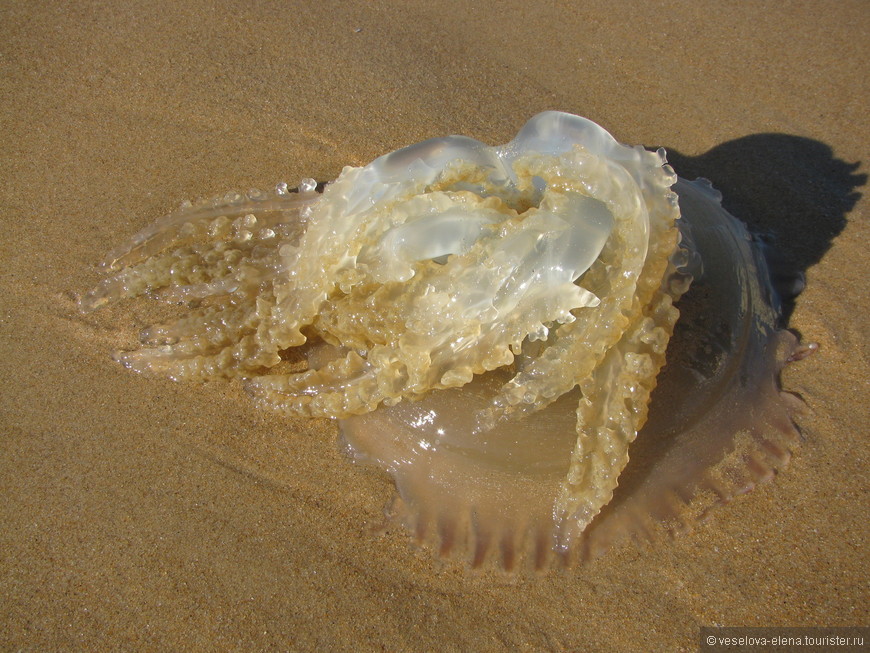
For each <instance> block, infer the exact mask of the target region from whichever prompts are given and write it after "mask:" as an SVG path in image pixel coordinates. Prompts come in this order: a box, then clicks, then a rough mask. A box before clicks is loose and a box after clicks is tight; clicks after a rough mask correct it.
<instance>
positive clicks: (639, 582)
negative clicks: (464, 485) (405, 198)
mask: <svg viewBox="0 0 870 653" xmlns="http://www.w3.org/2000/svg"><path fill="white" fill-rule="evenodd" d="M728 4H729V5H734V4H735V3H728ZM535 5H538V6H535ZM868 30H870V10H868V4H867V2H866V0H856V1H853V2H847V1H837V2H833V1H830V2H802V3H764V4H762V3H741V4H740V5H739V6H729V7H728V8H725V5H724V4H723V3H719V2H662V3H659V2H656V3H632V2H612V1H607V2H584V3H559V2H541V3H529V2H507V3H501V4H499V6H498V7H497V8H495V7H492V6H490V5H486V6H484V5H482V4H479V3H470V2H449V3H430V2H404V3H395V5H392V6H391V5H389V4H387V3H339V2H319V3H311V4H310V5H307V6H306V5H304V4H301V5H298V6H294V5H291V4H290V3H281V2H255V3H236V4H233V3H231V2H225V1H218V2H214V3H209V2H201V1H196V2H188V3H174V2H166V3H133V2H129V3H120V2H106V3H89V2H73V3H52V2H27V3H16V2H11V1H9V0H6V1H3V2H0V71H2V72H0V74H2V77H0V120H2V122H0V125H2V132H0V133H2V135H3V142H4V146H3V151H2V153H0V197H2V200H0V207H2V208H0V211H2V225H3V229H2V237H0V257H2V262H3V264H2V266H0V383H2V395H0V432H2V449H0V488H2V503H0V524H2V526H0V648H2V649H4V650H16V649H26V650H106V649H109V648H113V649H114V648H121V649H125V648H126V649H142V650H226V649H235V650H257V649H264V648H275V649H293V650H311V649H314V648H318V649H320V650H344V649H348V650H349V649H363V650H371V649H384V650H397V651H398V650H427V649H432V648H438V649H443V650H503V649H515V648H526V649H536V650H563V649H573V650H593V651H594V650H641V649H644V650H692V649H695V648H696V646H697V642H698V630H699V627H700V626H701V625H716V624H719V625H770V626H773V625H814V626H821V625H826V626H835V625H867V624H868V621H870V620H868V574H867V569H868V552H867V546H868V543H867V536H868V524H870V519H868V500H867V492H868V479H867V453H868V445H867V435H868V423H870V420H868V406H870V393H868V361H867V348H866V342H867V339H868V336H870V328H868V318H867V313H868V311H870V301H868V291H867V246H868V242H870V229H868V221H867V207H868V202H867V200H866V199H859V196H858V193H861V192H863V188H862V185H863V182H864V180H865V179H866V178H865V177H864V176H863V171H864V170H866V168H864V167H860V168H857V169H855V167H850V166H849V165H847V164H854V163H857V162H859V161H861V160H862V159H863V158H864V157H866V156H867V153H868V144H870V138H868V120H867V105H868V100H870V97H868V82H867V80H868V77H870V69H868V64H867V62H868V60H870V47H868V45H870V36H868ZM544 109H561V110H565V111H570V112H573V113H578V114H581V115H584V116H587V117H589V118H591V119H593V120H595V121H597V122H599V123H601V124H602V125H604V126H605V127H606V128H607V129H609V130H610V131H611V132H613V133H614V134H615V135H616V136H617V137H618V138H619V139H620V140H622V141H623V142H629V143H643V144H645V145H647V146H659V145H664V146H665V147H667V148H668V149H669V151H671V152H672V157H671V158H672V161H673V162H674V164H675V166H676V167H677V168H678V172H681V173H682V174H683V175H684V176H690V177H691V176H694V175H697V174H703V175H705V176H707V177H710V178H711V179H713V180H714V182H716V184H717V185H718V186H719V187H720V188H722V190H723V191H724V192H725V195H726V202H725V203H726V206H730V208H731V209H732V211H734V212H735V213H738V214H739V215H742V217H744V218H746V219H748V220H749V221H750V222H753V223H754V224H755V225H757V226H761V227H763V228H767V229H770V230H772V231H774V232H776V233H777V234H778V235H779V240H780V248H781V251H783V252H784V253H785V256H786V258H787V259H788V260H790V261H791V262H792V264H794V265H797V266H798V267H800V268H803V269H805V270H806V274H807V281H808V283H807V288H806V291H805V292H804V293H803V295H801V296H800V297H799V299H798V301H797V304H796V307H795V310H794V313H793V315H792V317H791V322H790V325H791V327H792V328H794V329H796V330H797V331H799V332H800V333H801V334H802V335H803V337H804V339H805V340H811V341H817V342H818V343H820V345H821V348H820V351H819V352H818V354H817V355H815V356H813V357H810V358H809V359H807V360H805V361H803V362H800V363H798V364H795V365H792V366H791V367H789V368H788V369H787V371H786V374H785V384H786V386H787V387H788V388H790V389H791V390H794V391H796V392H799V393H800V394H801V395H802V396H803V397H804V399H805V400H806V403H807V405H808V409H807V413H806V415H804V416H803V417H801V418H800V424H801V426H802V428H803V431H804V435H805V441H804V443H803V445H802V446H801V448H800V450H799V451H798V453H797V455H796V457H795V458H794V460H793V462H792V464H791V466H790V467H789V469H788V470H786V472H785V473H783V474H781V475H780V476H779V477H777V479H776V480H775V481H774V482H773V483H770V484H767V485H765V486H763V487H761V488H759V489H758V490H756V491H755V492H753V493H751V494H749V495H747V496H745V497H742V498H740V499H739V500H737V501H734V502H732V503H731V504H729V505H728V506H726V507H724V508H722V509H720V510H719V511H718V512H717V513H716V514H715V515H714V516H713V518H712V519H711V520H710V521H709V522H707V523H705V524H703V525H701V526H699V527H698V528H697V529H696V530H695V531H694V532H693V533H691V534H689V535H687V536H684V537H682V538H678V539H677V540H676V541H673V542H665V543H663V544H661V545H658V546H655V547H652V548H649V547H637V546H634V545H629V546H626V547H624V548H622V549H620V550H618V551H614V552H612V553H611V554H609V555H607V556H606V557H604V558H602V559H600V560H598V561H596V562H594V563H593V564H591V565H589V566H587V567H585V568H582V569H580V570H577V571H574V572H570V573H556V574H550V575H545V576H542V577H532V578H511V577H505V576H501V575H498V574H489V573H476V574H475V573H469V572H467V571H466V570H465V569H463V568H462V567H461V566H459V565H454V564H449V563H448V564H443V563H439V562H436V561H434V560H433V559H432V558H431V557H430V556H429V554H428V553H426V552H425V551H419V550H416V549H415V548H414V547H413V546H411V545H410V544H409V541H408V540H407V539H406V537H405V536H404V534H403V533H402V532H401V531H400V530H395V529H394V530H390V531H388V532H387V533H386V534H383V535H378V534H377V530H378V527H379V526H380V525H381V524H382V521H383V516H382V515H383V508H384V506H385V505H386V504H387V503H388V502H389V500H390V497H391V493H392V485H391V483H390V480H389V479H388V478H387V477H386V476H385V475H384V474H383V473H382V472H380V471H377V470H374V469H367V468H362V467H360V466H356V465H352V464H349V463H348V462H347V461H346V460H345V459H344V457H343V456H342V454H341V453H340V452H339V451H338V449H337V447H336V443H335V437H336V432H337V431H336V428H335V426H334V425H333V424H332V423H330V422H328V421H325V420H320V421H305V420H293V419H285V418H280V417H279V416H277V415H273V414H268V413H263V412H260V411H258V410H257V409H256V408H255V407H254V405H253V404H252V403H250V402H249V401H248V399H247V398H246V397H245V395H244V393H243V392H242V391H241V389H240V388H239V386H238V385H237V384H230V383H212V384H206V385H187V384H176V383H173V382H171V381H169V380H166V379H160V378H156V379H154V378H143V377H141V376H138V375H135V374H131V373H129V372H127V371H125V370H124V369H122V368H121V367H120V366H118V365H117V364H115V363H114V362H113V361H112V360H111V358H110V353H111V351H112V350H113V349H116V348H118V347H119V346H124V345H130V344H131V343H132V342H133V339H134V338H135V334H136V330H137V329H138V328H140V327H141V326H143V323H144V320H145V319H146V317H145V313H146V312H147V310H146V309H148V307H147V304H144V303H142V304H137V303H133V304H132V305H128V306H126V307H125V308H122V309H119V310H115V311H104V312H102V313H98V314H94V315H87V316H81V315H79V314H78V312H77V311H76V308H75V304H74V302H75V297H76V296H77V294H79V293H81V292H83V291H85V290H86V289H88V288H89V287H91V286H92V284H94V283H95V281H96V280H97V278H98V277H97V272H96V270H95V267H94V264H95V263H96V262H97V261H98V260H99V259H100V258H101V257H102V255H103V254H104V253H105V252H106V251H107V250H108V249H109V248H110V247H112V246H113V245H115V244H117V243H119V242H120V241H121V240H123V239H124V238H126V237H127V236H129V235H130V234H132V233H133V232H135V231H137V230H138V229H140V228H141V227H143V226H145V225H146V224H148V223H150V222H152V221H153V220H154V219H156V218H157V217H158V216H160V215H162V214H163V213H165V212H167V211H168V210H170V209H172V208H174V207H175V206H177V205H178V203H179V202H181V201H182V200H184V199H187V198H190V197H197V196H210V195H214V194H217V193H222V192H224V191H226V190H228V189H231V188H236V189H241V190H244V189H247V188H250V187H268V186H271V185H272V184H274V183H275V182H276V181H279V180H286V181H288V182H290V183H291V184H292V183H294V182H295V181H296V180H298V179H300V178H302V177H305V176H311V177H315V178H317V179H321V180H325V179H331V178H334V177H335V176H336V175H337V174H338V173H339V172H340V170H341V168H342V166H343V165H346V164H355V165H359V164H363V163H365V162H368V161H369V160H371V159H372V158H374V157H375V156H377V155H379V154H382V153H384V152H387V151H390V150H393V149H396V148H398V147H400V146H402V145H406V144H409V143H412V142H416V141H419V140H422V139H424V138H428V137H432V136H440V135H445V134H450V133H461V134H467V135H470V136H474V137H476V138H478V139H481V140H484V141H488V142H491V143H501V142H505V141H506V140H508V139H509V138H510V137H511V136H512V135H513V134H514V133H515V131H516V130H517V129H518V128H519V127H520V126H521V125H522V124H523V123H524V122H525V121H526V119H527V118H529V117H530V116H531V115H533V114H534V113H536V112H538V111H541V110H544Z"/></svg>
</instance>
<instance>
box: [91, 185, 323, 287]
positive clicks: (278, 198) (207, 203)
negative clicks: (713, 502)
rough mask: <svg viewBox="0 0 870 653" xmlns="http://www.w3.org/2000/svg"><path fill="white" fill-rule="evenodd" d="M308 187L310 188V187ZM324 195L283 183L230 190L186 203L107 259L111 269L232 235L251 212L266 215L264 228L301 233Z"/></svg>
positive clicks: (144, 230) (134, 237)
mask: <svg viewBox="0 0 870 653" xmlns="http://www.w3.org/2000/svg"><path fill="white" fill-rule="evenodd" d="M306 188H307V187H306ZM319 199H320V194H319V193H316V192H314V190H313V188H311V189H310V190H303V191H302V192H288V191H287V190H286V185H282V184H279V187H278V189H276V190H275V191H274V192H263V191H256V190H252V191H249V192H248V193H247V194H245V195H241V194H239V193H235V192H230V193H227V194H226V195H224V196H222V197H215V198H213V199H211V200H200V201H198V202H196V203H191V202H185V203H184V204H182V205H181V207H179V208H178V210H176V211H174V212H172V213H169V214H168V215H166V216H164V217H163V218H161V219H159V220H157V221H156V222H155V223H154V224H152V225H150V226H148V227H146V228H145V229H143V230H142V231H140V232H139V233H137V234H136V235H135V236H133V237H132V238H131V239H130V240H129V241H128V242H127V243H125V244H124V245H122V246H120V247H118V248H116V249H114V250H112V251H111V252H109V254H108V256H107V257H106V259H105V260H104V262H103V267H104V268H105V269H107V270H119V269H121V268H124V267H129V266H131V265H135V264H136V263H139V262H140V261H143V260H146V259H148V258H149V257H151V256H154V255H155V254H158V253H159V252H161V251H163V250H165V249H168V248H170V247H180V246H183V245H187V244H190V243H192V242H195V241H197V240H209V241H213V240H215V239H218V238H226V237H228V236H230V235H231V233H232V229H231V226H232V224H233V222H234V221H235V220H238V219H242V220H244V218H245V217H246V216H248V215H255V216H257V215H259V216H262V217H261V219H262V221H263V225H262V227H265V228H270V227H272V226H274V225H275V224H277V223H278V222H280V223H281V224H283V225H295V228H296V229H297V230H298V233H299V234H301V233H302V231H304V228H305V217H306V215H305V209H307V208H310V207H312V206H313V205H314V204H315V203H316V202H317V201H318V200H319Z"/></svg>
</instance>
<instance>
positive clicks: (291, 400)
mask: <svg viewBox="0 0 870 653" xmlns="http://www.w3.org/2000/svg"><path fill="white" fill-rule="evenodd" d="M675 180H676V176H675V175H674V174H673V171H671V170H670V168H669V167H668V166H666V165H665V160H664V155H663V152H659V153H653V152H649V151H646V150H644V149H643V148H631V147H626V146H623V145H620V144H619V143H617V142H616V141H615V140H614V139H613V138H612V137H611V136H610V135H609V134H607V132H605V131H604V130H603V129H601V128H600V127H598V126H597V125H595V124H594V123H591V122H589V121H587V120H585V119H583V118H579V117H577V116H571V115H569V114H562V113H557V112H546V113H543V114H540V115H538V116H536V117H535V118H533V119H532V120H531V121H529V123H528V124H527V125H526V126H525V127H524V128H523V129H522V130H521V131H520V133H519V134H518V135H517V137H516V138H515V139H514V140H513V141H511V142H510V143H508V144H506V145H504V146H500V147H489V146H487V145H485V144H483V143H480V142H478V141H475V140H473V139H469V138H465V137H461V136H451V137H447V138H439V139H432V140H430V141H425V142H423V143H420V144H417V145H414V146H411V147H408V148H404V149H402V150H398V151H396V152H393V153H391V154H388V155H386V156H383V157H381V158H379V159H376V160H375V161H373V162H372V163H370V164H369V165H367V166H365V167H362V168H350V167H349V168H345V169H344V171H343V172H342V173H341V175H340V176H339V177H338V179H337V180H336V181H335V182H333V183H331V184H329V185H328V186H327V187H326V189H325V191H324V192H323V194H322V195H320V194H318V193H316V192H314V184H313V182H312V181H310V180H308V181H306V182H304V184H303V186H302V187H301V188H300V192H298V193H288V192H287V191H286V188H284V187H279V188H278V189H277V190H276V191H275V192H274V193H258V192H251V193H249V194H248V195H246V196H240V195H235V194H231V195H228V196H226V197H224V198H220V199H217V200H213V201H210V202H203V203H199V204H196V205H186V206H183V207H182V208H181V209H180V210H179V211H177V212H175V213H173V214H171V215H169V216H167V217H165V218H163V219H162V220H161V221H159V222H158V223H157V224H156V225H154V226H153V227H150V228H148V229H146V230H144V231H143V232H141V233H140V234H138V235H137V236H135V237H134V238H133V239H132V240H131V241H130V242H129V243H128V244H127V245H125V246H123V247H121V248H119V249H118V250H115V251H114V252H112V254H110V256H109V258H108V260H107V262H106V264H105V268H106V269H107V270H108V272H109V273H110V274H109V276H108V277H106V278H105V279H104V280H103V281H102V282H101V283H100V285H99V286H98V287H97V288H96V289H95V290H93V291H92V292H91V293H89V294H88V295H87V296H85V297H84V298H83V300H82V307H83V308H84V309H94V308H97V307H99V306H101V305H103V304H106V303H108V302H111V301H114V300H118V299H123V298H128V297H135V296H137V295H141V294H153V295H155V296H157V297H159V298H162V299H164V300H167V301H176V302H178V301H189V302H194V303H197V304H199V307H198V308H195V309H192V310H191V311H190V312H189V313H187V314H186V315H184V316H182V317H180V318H179V319H178V320H176V321H174V322H170V323H167V324H161V325H156V326H153V327H150V328H148V329H146V330H145V331H144V332H143V334H142V341H143V345H144V346H143V347H142V348H140V349H138V350H136V351H132V352H122V353H120V354H118V359H119V360H120V361H121V362H123V363H124V364H125V365H127V366H129V367H131V368H133V369H135V370H137V371H157V372H161V373H166V374H169V375H171V376H173V377H176V378H214V377H220V376H225V377H231V376H243V377H246V378H247V379H248V380H247V387H248V389H249V390H250V392H251V393H252V394H254V395H255V396H256V397H258V398H259V399H260V400H262V401H263V402H265V403H268V404H271V405H274V406H276V407H278V408H280V409H282V410H285V411H287V412H288V413H292V414H303V415H313V416H329V417H347V416H349V415H353V414H360V413H365V412H368V411H371V410H374V409H376V408H377V407H378V406H379V405H381V404H394V403H396V402H399V401H401V400H403V399H415V398H419V397H421V396H423V395H424V394H426V393H428V392H430V391H433V390H439V389H446V388H455V387H461V386H463V385H465V384H466V383H468V382H469V381H471V380H472V378H473V377H474V376H475V375H480V374H483V373H485V372H487V371H491V370H495V369H498V368H508V369H510V370H512V372H513V377H512V379H511V380H510V381H509V382H508V383H507V384H505V385H504V386H503V387H502V389H501V391H500V392H499V393H498V394H497V395H496V396H495V398H494V399H493V400H492V401H491V402H490V404H489V406H488V407H486V408H485V409H483V410H481V411H480V413H479V415H478V429H479V430H480V431H485V430H487V429H489V428H491V427H492V426H493V425H495V424H496V423H499V422H504V421H505V420H512V419H518V418H522V417H524V416H526V415H529V414H530V413H533V412H535V411H536V410H538V409H540V408H543V407H544V406H547V405H548V404H550V403H552V402H553V401H555V400H556V399H558V398H559V397H560V396H562V395H564V394H565V393H567V392H568V391H570V390H572V389H574V388H576V387H578V386H579V388H580V390H581V392H582V398H581V400H580V405H579V408H578V413H577V415H578V426H577V428H578V440H577V445H576V447H575V450H574V452H573V455H572V461H571V466H570V471H569V474H568V477H567V478H566V481H565V483H564V484H563V487H562V489H561V492H560V494H559V496H558V497H556V498H555V503H554V510H555V512H556V514H557V515H560V516H561V517H562V518H564V519H566V520H569V521H570V522H571V523H572V524H574V526H573V528H579V529H581V530H582V528H583V527H584V526H585V524H587V523H588V522H589V520H591V519H592V517H594V515H595V514H596V513H597V512H598V510H599V509H600V507H601V506H602V505H603V503H605V502H606V501H607V500H608V499H609V497H610V493H612V490H613V488H614V487H615V485H616V480H617V477H618V475H619V472H620V471H621V469H622V467H623V466H624V464H625V462H626V461H627V447H628V443H629V442H631V440H632V439H633V438H634V435H635V434H636V432H637V430H638V429H639V428H640V426H641V425H642V424H643V422H644V420H645V418H646V402H647V399H648V396H649V393H650V391H651V390H652V388H653V386H654V385H655V377H656V374H657V373H658V370H659V368H660V367H661V366H662V364H663V362H664V351H665V347H666V345H667V341H668V338H669V337H670V334H671V330H672V327H673V323H674V321H675V320H676V316H677V312H676V309H674V308H673V306H672V300H673V299H674V298H675V297H676V296H678V294H679V291H678V290H675V289H674V288H672V287H671V286H670V285H669V283H668V279H669V276H670V273H672V272H673V267H670V268H669V265H671V266H672V265H673V264H672V263H670V262H669V261H670V257H671V256H672V255H673V254H674V252H675V251H676V250H677V240H678V236H677V231H676V228H675V227H674V221H675V219H676V217H677V216H678V214H679V211H678V208H677V203H676V197H675V196H674V195H673V193H671V192H670V186H671V185H672V184H673V183H674V181H675ZM310 338H314V339H315V340H322V341H324V342H325V343H327V344H328V345H329V346H330V347H331V348H332V355H331V357H328V360H326V362H324V363H323V364H320V365H317V364H313V365H312V366H311V367H310V369H308V370H307V371H304V372H300V373H294V374H283V373H282V374H275V373H269V369H270V368H273V367H274V366H275V365H277V364H278V363H279V362H280V361H281V355H282V352H284V351H285V350H287V349H289V348H292V347H297V346H301V345H304V344H305V343H307V342H308V341H309V339H310ZM569 518H570V519H569ZM566 523H567V522H566ZM568 535H570V534H568Z"/></svg>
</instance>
